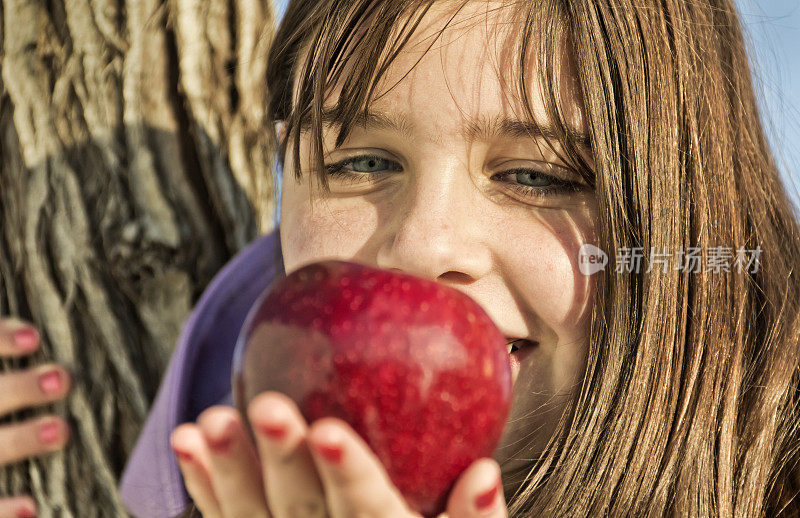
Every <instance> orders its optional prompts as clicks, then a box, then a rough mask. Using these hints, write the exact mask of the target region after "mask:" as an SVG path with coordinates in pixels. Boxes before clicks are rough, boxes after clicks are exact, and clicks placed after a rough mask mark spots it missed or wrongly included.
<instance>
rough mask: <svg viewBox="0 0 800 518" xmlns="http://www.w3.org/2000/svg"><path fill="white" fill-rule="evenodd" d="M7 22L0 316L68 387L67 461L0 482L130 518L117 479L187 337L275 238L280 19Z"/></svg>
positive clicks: (72, 15) (127, 12) (51, 506)
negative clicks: (197, 318) (211, 293)
mask: <svg viewBox="0 0 800 518" xmlns="http://www.w3.org/2000/svg"><path fill="white" fill-rule="evenodd" d="M0 18H2V20H1V22H0V45H2V48H1V49H0V67H1V68H2V79H1V80H0V218H2V219H1V220H0V315H3V316H8V315H17V316H20V317H21V318H25V319H28V320H30V321H32V322H33V323H34V324H36V326H37V327H38V328H39V330H40V332H41V334H42V337H43V347H42V351H41V352H40V353H39V354H38V356H37V357H35V358H33V359H32V361H33V362H42V361H56V362H60V363H63V364H65V365H66V366H67V367H68V368H69V369H71V372H72V373H73V377H74V380H75V383H74V388H73V391H72V393H71V395H70V396H69V398H68V399H67V400H66V402H65V403H64V404H62V405H59V406H57V408H56V411H57V412H60V413H61V414H62V415H66V416H68V420H69V422H70V426H71V429H72V437H71V441H70V445H69V446H68V447H67V449H66V450H65V451H64V452H62V453H58V454H53V455H50V456H48V457H43V458H41V459H35V460H30V461H27V462H23V463H19V464H17V465H14V466H10V467H7V468H5V469H2V468H0V496H2V495H12V494H20V493H31V494H33V495H34V497H35V498H36V500H37V501H38V503H39V506H40V516H42V517H47V516H75V517H80V518H84V517H92V516H99V517H109V516H124V515H126V513H125V510H124V508H123V506H122V504H121V502H120V498H119V493H118V490H117V484H118V480H119V476H120V473H121V471H122V468H123V467H124V464H125V461H126V460H127V458H128V456H129V454H130V452H131V450H132V447H133V445H134V443H135V440H136V437H137V435H138V433H139V431H140V429H141V426H142V425H143V423H144V419H145V418H146V415H147V410H148V407H149V405H150V403H151V402H152V400H153V398H154V396H155V392H156V389H157V388H158V383H159V380H160V377H161V375H162V373H163V371H164V368H165V366H166V362H167V360H168V358H169V356H170V353H171V351H172V348H173V346H174V344H175V342H176V340H177V338H178V335H179V332H180V329H181V325H182V323H183V321H184V319H185V318H186V317H187V315H188V313H189V311H190V310H191V308H192V306H193V304H194V303H195V301H196V300H197V298H198V296H199V295H200V294H201V292H202V290H203V289H204V287H205V286H206V284H207V283H208V282H209V280H210V279H211V277H212V276H213V275H214V274H215V273H216V272H217V270H218V269H219V268H220V267H221V266H222V265H223V264H224V263H225V262H226V261H227V260H228V259H229V258H230V257H231V256H232V255H233V254H234V253H235V252H237V251H238V250H239V249H241V248H242V247H243V246H244V245H245V244H247V243H248V242H250V241H252V240H253V239H254V238H255V237H256V236H257V235H258V234H259V232H266V231H269V230H271V229H272V227H273V226H274V221H275V218H274V216H275V214H274V211H275V202H274V200H275V196H274V184H273V178H272V175H271V168H270V164H271V146H272V143H271V142H270V141H269V139H268V137H267V132H266V131H264V115H265V96H266V94H265V87H266V85H265V84H264V70H265V65H266V63H265V62H266V52H267V45H268V42H269V39H270V38H271V36H272V32H273V28H272V27H273V25H272V11H271V7H270V6H269V5H267V2H259V1H256V0H163V1H162V0H46V1H45V0H4V1H3V3H2V4H0ZM26 362H27V360H26V361H5V362H4V363H2V368H1V369H0V370H8V369H17V368H20V367H22V366H24V365H26ZM46 410H48V411H52V410H53V409H52V408H51V409H46ZM42 411H44V410H39V411H36V412H33V411H28V412H24V413H20V414H18V415H15V416H12V417H11V418H10V419H7V420H6V421H5V422H8V421H9V420H21V419H25V418H28V417H30V416H31V415H33V414H34V413H41V412H42Z"/></svg>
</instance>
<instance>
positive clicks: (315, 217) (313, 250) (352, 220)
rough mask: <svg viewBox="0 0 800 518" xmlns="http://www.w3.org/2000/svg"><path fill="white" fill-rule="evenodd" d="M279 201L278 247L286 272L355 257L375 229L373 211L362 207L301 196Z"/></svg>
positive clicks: (356, 204) (373, 208) (358, 204)
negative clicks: (280, 206)
mask: <svg viewBox="0 0 800 518" xmlns="http://www.w3.org/2000/svg"><path fill="white" fill-rule="evenodd" d="M288 198H289V199H282V203H286V204H287V205H286V208H285V209H282V211H281V223H280V228H281V246H282V250H283V260H284V265H285V268H286V272H287V273H290V272H292V271H294V270H296V269H297V268H299V267H301V266H303V265H305V264H308V263H311V262H315V261H320V260H323V259H346V260H349V259H350V258H353V257H358V256H359V250H360V249H361V248H362V247H363V246H364V245H365V244H366V243H367V241H368V240H369V238H370V236H372V235H373V234H374V233H375V229H376V228H377V220H378V218H377V211H376V210H375V207H374V206H372V205H370V204H365V203H353V202H352V201H353V200H348V201H346V202H344V203H342V201H343V200H327V201H320V200H317V201H315V202H313V204H312V203H311V202H310V201H309V197H308V193H307V190H306V191H305V194H303V195H290V196H289V197H288Z"/></svg>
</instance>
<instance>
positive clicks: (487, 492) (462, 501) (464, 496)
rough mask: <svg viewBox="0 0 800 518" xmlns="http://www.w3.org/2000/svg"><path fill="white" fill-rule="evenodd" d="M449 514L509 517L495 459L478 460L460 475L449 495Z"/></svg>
mask: <svg viewBox="0 0 800 518" xmlns="http://www.w3.org/2000/svg"><path fill="white" fill-rule="evenodd" d="M447 514H448V515H449V516H458V517H459V518H461V517H464V518H471V517H476V518H477V517H480V518H505V517H507V516H508V511H507V509H506V503H505V497H504V496H503V484H502V482H501V481H500V466H499V465H498V464H497V462H496V461H494V460H492V459H488V458H484V459H480V460H477V461H475V462H473V463H472V465H471V466H470V467H469V468H467V470H466V471H465V472H464V473H462V474H461V476H460V477H459V478H458V480H457V481H456V484H455V486H453V490H452V491H451V492H450V496H449V497H448V500H447Z"/></svg>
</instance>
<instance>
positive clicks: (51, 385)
mask: <svg viewBox="0 0 800 518" xmlns="http://www.w3.org/2000/svg"><path fill="white" fill-rule="evenodd" d="M63 388H64V383H63V381H62V379H61V372H60V371H58V370H53V371H49V372H45V373H44V374H41V375H40V376H39V389H40V390H41V391H42V392H44V393H45V394H58V393H59V392H61V390H62V389H63Z"/></svg>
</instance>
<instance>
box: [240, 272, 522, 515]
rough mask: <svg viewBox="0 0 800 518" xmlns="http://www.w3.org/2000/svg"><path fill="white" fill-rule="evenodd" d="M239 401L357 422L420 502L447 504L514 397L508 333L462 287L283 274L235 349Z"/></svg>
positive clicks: (376, 275)
mask: <svg viewBox="0 0 800 518" xmlns="http://www.w3.org/2000/svg"><path fill="white" fill-rule="evenodd" d="M233 389H234V400H235V403H236V405H237V407H238V408H239V409H240V411H242V413H243V415H246V412H245V409H246V407H247V404H248V403H249V402H250V401H251V400H252V399H253V397H255V396H256V395H257V394H259V393H261V392H264V391H267V390H272V391H278V392H282V393H284V394H286V395H288V396H289V397H290V398H291V399H292V400H294V401H295V402H296V403H297V405H298V408H299V409H300V411H301V413H302V414H303V416H304V417H305V419H306V420H307V421H308V422H309V423H310V422H312V421H315V420H317V419H319V418H321V417H326V416H331V417H337V418H340V419H342V420H344V421H346V422H347V423H348V424H350V426H352V428H353V429H354V430H355V431H356V432H357V433H358V434H359V435H360V436H361V437H362V438H363V439H364V440H365V441H366V442H367V444H368V445H369V446H370V447H371V448H372V450H373V451H374V452H375V454H376V455H377V457H378V458H379V459H380V460H381V462H382V463H383V465H384V466H385V468H386V470H387V473H388V474H389V477H390V478H391V480H392V482H393V483H394V484H395V486H396V487H397V488H398V490H400V492H401V493H402V494H403V495H404V497H405V498H406V501H407V503H408V505H409V506H410V507H411V508H412V509H414V510H416V511H417V512H419V513H421V514H422V515H423V516H426V517H427V516H436V515H438V514H439V513H441V512H443V511H444V509H445V506H446V503H447V496H448V494H449V492H450V490H451V488H452V487H453V484H454V483H455V481H456V479H457V478H458V476H459V475H460V474H461V473H462V472H463V471H464V470H465V469H466V468H467V467H468V466H469V465H470V464H472V462H474V461H475V460H477V459H479V458H482V457H491V456H492V453H493V452H494V450H495V448H496V447H497V444H498V442H499V440H500V437H501V434H502V432H503V428H504V426H505V422H506V419H507V417H508V412H509V409H510V405H511V398H512V382H511V369H510V365H509V357H508V353H507V347H506V338H505V337H504V336H503V334H502V333H501V331H500V330H499V329H498V328H497V326H495V324H494V322H492V320H491V319H490V318H489V316H488V315H487V314H486V312H485V311H484V310H483V309H482V308H481V307H480V305H479V304H478V303H477V302H475V301H474V300H473V299H471V298H470V297H469V296H467V295H466V294H464V293H462V292H461V291H459V290H457V289H455V288H451V287H448V286H445V285H443V284H441V283H437V282H434V281H430V280H427V279H423V278H420V277H416V276H413V275H410V274H406V273H402V272H399V271H389V270H382V269H378V268H373V267H370V266H366V265H362V264H358V263H351V262H345V261H337V260H329V261H322V262H317V263H312V264H309V265H307V266H304V267H302V268H300V269H298V270H296V271H294V272H292V273H291V274H289V275H288V276H286V277H284V278H281V279H278V280H276V281H275V282H274V283H273V284H272V285H271V286H270V287H269V288H268V289H267V290H266V291H265V292H264V293H263V294H262V296H261V297H260V298H259V299H258V300H257V301H256V303H255V305H254V306H253V308H252V309H251V311H250V313H249V315H248V317H247V319H246V320H245V324H244V326H243V328H242V331H241V334H240V336H239V341H238V342H237V346H236V352H235V355H234V369H233Z"/></svg>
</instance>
